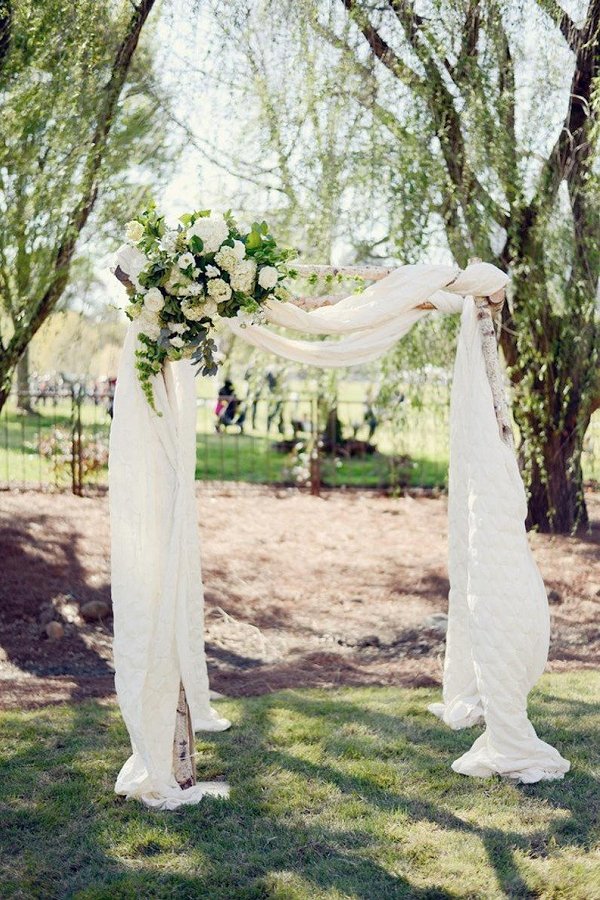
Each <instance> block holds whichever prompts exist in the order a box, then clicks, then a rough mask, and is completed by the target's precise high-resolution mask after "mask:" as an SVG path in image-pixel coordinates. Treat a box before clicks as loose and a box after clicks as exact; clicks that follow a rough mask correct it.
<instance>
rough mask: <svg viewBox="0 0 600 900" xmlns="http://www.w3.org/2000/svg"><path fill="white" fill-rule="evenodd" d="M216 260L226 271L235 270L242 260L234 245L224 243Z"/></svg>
mask: <svg viewBox="0 0 600 900" xmlns="http://www.w3.org/2000/svg"><path fill="white" fill-rule="evenodd" d="M215 262H216V263H217V264H218V265H219V266H221V268H222V269H223V270H224V271H225V272H233V271H234V270H235V267H236V266H237V265H238V263H239V262H240V259H239V257H238V255H237V253H236V252H235V250H234V249H233V247H228V246H227V245H224V246H223V247H221V249H220V250H219V252H218V253H217V255H216V256H215Z"/></svg>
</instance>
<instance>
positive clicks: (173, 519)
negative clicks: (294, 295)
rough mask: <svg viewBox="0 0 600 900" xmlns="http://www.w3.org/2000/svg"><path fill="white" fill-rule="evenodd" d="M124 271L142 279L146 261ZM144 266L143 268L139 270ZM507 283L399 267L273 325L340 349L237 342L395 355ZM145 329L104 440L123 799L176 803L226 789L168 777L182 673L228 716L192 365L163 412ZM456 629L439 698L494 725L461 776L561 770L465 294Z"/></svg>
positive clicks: (448, 714) (456, 463) (200, 705)
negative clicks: (204, 531)
mask: <svg viewBox="0 0 600 900" xmlns="http://www.w3.org/2000/svg"><path fill="white" fill-rule="evenodd" d="M118 263H119V265H120V266H121V268H122V269H123V270H124V271H125V272H127V273H128V274H130V275H132V276H134V275H135V274H136V266H138V265H139V264H140V259H139V254H138V256H137V258H136V251H132V250H131V248H127V249H126V250H124V251H123V252H122V253H121V254H120V255H119V257H118ZM137 271H139V268H138V270H137ZM506 281H507V278H506V276H505V275H504V274H503V273H502V272H500V271H499V270H498V269H496V268H495V267H494V266H489V265H487V264H484V263H480V264H476V265H473V266H470V267H469V268H468V269H467V270H465V271H464V272H460V271H459V270H457V269H455V268H453V267H451V266H405V267H403V268H401V269H398V270H397V271H395V272H393V273H392V274H391V275H389V276H388V277H387V278H385V279H383V280H382V281H380V282H378V283H376V284H374V285H373V286H372V287H370V288H368V289H367V290H366V291H364V292H363V293H362V294H359V295H352V296H351V297H348V298H346V299H344V300H342V301H341V302H340V303H338V304H336V305H335V306H332V307H326V308H322V309H319V310H314V311H312V312H304V311H302V310H299V309H298V308H296V307H295V306H293V305H292V304H282V303H277V304H272V305H271V307H270V308H269V310H268V317H269V320H270V322H272V323H273V324H276V325H278V326H285V327H287V328H293V329H297V330H300V331H302V332H305V333H310V334H336V335H342V337H341V339H340V340H338V341H302V340H292V339H290V338H287V337H284V336H283V335H280V334H278V333H276V332H273V331H271V330H270V329H269V328H266V327H258V326H248V327H241V326H240V324H239V323H237V322H235V321H234V320H228V324H229V325H230V327H231V329H232V330H233V331H234V332H235V333H236V334H239V335H240V336H241V337H242V338H244V339H245V340H247V341H249V342H250V343H252V344H254V345H255V346H258V347H261V348H263V349H265V350H269V351H271V352H274V353H277V354H279V355H282V356H285V357H287V358H289V359H293V360H296V361H298V362H301V363H313V364H315V365H319V366H347V365H353V364H358V363H361V362H366V361H368V360H371V359H374V358H376V357H378V356H380V355H381V354H382V353H383V352H385V351H386V350H387V349H389V348H390V347H391V346H392V345H393V344H394V343H395V342H396V341H397V340H398V339H399V338H400V337H402V336H403V335H404V334H406V333H407V331H408V330H409V329H410V327H411V326H412V325H413V324H414V323H415V322H416V321H417V320H418V319H420V318H422V316H424V315H426V314H427V313H426V312H425V311H422V310H415V309H414V307H415V305H417V304H419V303H422V302H424V301H426V300H429V301H431V302H433V303H435V304H436V306H437V307H438V308H439V309H440V311H444V312H452V311H458V310H460V309H461V307H462V306H463V296H465V295H467V296H469V295H471V294H475V295H478V294H482V295H489V294H492V293H494V292H495V291H497V290H499V289H500V288H501V287H503V286H504V285H505V284H506ZM136 337H137V326H136V325H135V323H133V324H132V325H130V327H129V331H128V335H127V339H126V343H125V347H124V351H123V356H122V360H121V366H120V369H119V377H118V382H117V393H116V397H115V415H114V421H113V426H112V433H111V457H110V495H111V521H112V586H113V604H114V614H115V667H116V686H117V694H118V698H119V703H120V705H121V709H122V712H123V716H124V719H125V722H126V725H127V728H128V730H129V734H130V737H131V742H132V756H131V757H130V758H129V760H128V761H127V762H126V763H125V765H124V766H123V769H122V770H121V772H120V774H119V777H118V779H117V784H116V790H117V792H118V793H122V794H125V795H127V796H135V797H139V798H141V799H142V800H143V801H144V802H145V803H147V804H148V805H153V806H158V807H160V808H176V807H177V806H178V805H180V804H181V803H195V802H197V801H198V799H199V797H200V796H202V795H203V794H204V793H223V790H224V789H223V787H222V785H219V784H217V785H210V784H208V785H206V784H205V785H198V786H196V787H194V788H190V789H189V790H188V791H183V792H182V791H181V790H180V788H179V787H178V785H177V784H176V782H175V781H174V777H173V772H172V743H173V734H174V727H175V710H176V704H177V694H178V686H179V680H180V678H181V679H182V680H183V683H184V686H185V689H186V694H187V698H188V702H189V704H190V708H191V712H192V715H193V719H194V724H195V727H196V728H197V729H200V728H205V729H207V730H220V729H222V728H224V727H227V725H228V724H229V723H227V722H226V721H225V720H220V719H219V718H218V716H217V715H216V713H214V711H213V710H212V709H211V707H210V704H209V697H208V679H207V674H206V663H205V659H204V649H203V643H204V642H203V598H202V582H201V573H200V565H199V558H198V553H199V539H198V530H197V523H196V508H195V498H194V464H195V415H196V399H195V391H194V383H193V373H192V367H191V365H190V364H189V363H188V362H184V361H182V362H179V363H174V364H167V366H166V368H165V371H164V374H163V375H161V376H160V377H158V378H156V379H155V380H154V392H155V397H156V403H157V408H158V409H159V410H160V412H161V413H162V416H157V415H156V414H155V413H154V412H152V410H151V409H150V407H149V406H148V404H147V401H146V399H145V397H144V395H143V394H142V391H141V388H140V386H139V383H138V381H137V376H136V373H135V368H134V365H135V358H134V350H135V343H136ZM450 489H451V497H450V504H449V505H450V523H449V524H450V529H449V530H450V580H451V592H450V621H449V637H448V649H447V655H446V667H445V677H444V704H443V705H441V704H440V705H438V706H436V707H435V708H434V711H435V712H436V714H438V715H440V716H441V717H442V718H443V719H444V721H446V722H447V723H448V724H450V725H451V726H452V727H464V726H465V725H469V724H472V723H473V722H475V721H477V720H479V719H480V718H481V717H482V716H483V717H484V718H485V720H486V726H487V727H486V731H485V732H484V734H483V735H482V737H481V738H479V739H478V740H477V741H476V742H475V744H474V746H473V748H472V749H471V750H470V751H469V752H468V753H467V754H465V755H464V756H463V757H462V758H461V759H460V760H458V761H457V762H456V763H455V764H454V767H455V768H456V769H457V771H460V772H464V773H465V774H471V775H484V774H489V773H492V772H499V773H501V774H506V775H511V776H513V777H519V778H521V779H522V780H524V781H535V780H538V779H539V778H553V777H560V776H561V775H562V774H563V773H564V772H565V771H567V769H568V763H567V762H566V761H565V760H563V759H562V758H561V757H560V756H559V754H558V753H557V751H555V750H554V749H553V748H551V747H549V746H548V745H547V744H544V743H543V742H542V741H540V740H539V739H538V738H537V736H536V735H535V732H534V730H533V727H532V726H531V724H530V723H529V720H528V718H527V710H526V705H527V694H528V692H529V690H530V688H531V686H532V684H533V683H534V682H535V680H536V679H537V677H538V676H539V674H540V673H541V671H542V669H543V667H544V664H545V660H546V655H547V650H548V608H547V601H546V595H545V591H544V587H543V584H542V581H541V578H540V576H539V573H538V571H537V568H536V566H535V563H534V561H533V558H532V556H531V554H530V552H529V547H528V544H527V537H526V534H525V528H524V515H525V503H524V492H523V485H522V482H521V478H520V475H519V472H518V469H517V466H516V463H515V460H514V458H513V457H512V454H511V453H510V451H509V450H508V449H507V448H506V447H505V446H504V445H503V444H502V442H501V441H500V437H499V433H498V428H497V425H496V421H495V417H494V413H493V406H492V400H491V394H490V388H489V385H488V383H487V379H486V375H485V370H484V367H483V358H482V353H481V346H480V343H479V334H478V331H477V326H476V320H475V314H474V304H473V301H472V299H467V300H466V302H465V303H464V312H463V321H462V329H461V338H460V342H459V348H458V356H457V361H456V378H455V383H454V388H453V398H452V452H451V472H450Z"/></svg>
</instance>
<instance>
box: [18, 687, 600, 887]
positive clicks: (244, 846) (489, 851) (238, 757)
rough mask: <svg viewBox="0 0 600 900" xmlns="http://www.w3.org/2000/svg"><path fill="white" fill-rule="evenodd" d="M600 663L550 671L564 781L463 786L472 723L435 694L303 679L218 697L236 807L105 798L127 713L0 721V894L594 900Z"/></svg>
mask: <svg viewBox="0 0 600 900" xmlns="http://www.w3.org/2000/svg"><path fill="white" fill-rule="evenodd" d="M598 680H599V679H598V674H597V673H590V672H587V673H569V674H560V675H559V674H557V675H546V676H544V678H543V679H542V681H541V683H540V687H539V688H538V689H536V690H535V691H534V693H533V695H532V700H531V704H530V713H531V717H532V720H533V722H534V724H535V727H536V730H537V731H538V733H539V734H540V735H541V736H542V737H543V738H544V739H546V740H548V741H550V742H551V743H552V744H555V745H557V746H558V747H559V749H560V751H561V752H562V753H563V754H564V755H565V756H566V757H567V758H568V759H570V760H571V762H572V770H571V772H569V773H568V774H567V776H566V777H565V779H564V780H563V781H550V782H540V783H539V784H533V785H515V784H514V783H512V782H511V781H510V780H508V779H507V780H503V781H501V780H500V779H496V778H493V779H489V780H487V779H486V780H483V779H477V778H465V777H463V776H461V775H457V774H455V773H454V772H453V771H452V770H451V769H450V762H451V761H452V760H453V759H456V758H457V757H458V756H459V755H460V754H462V753H463V752H464V751H465V750H466V749H467V748H468V747H469V746H470V745H471V743H472V742H473V740H474V738H475V737H476V735H477V733H478V731H479V729H468V730H466V731H458V732H456V731H452V730H450V729H448V728H447V727H446V726H444V725H443V724H442V723H441V722H439V721H438V720H437V719H435V718H434V717H433V716H432V715H431V714H430V713H428V712H427V704H428V703H430V702H432V701H433V700H434V699H437V694H438V692H437V691H435V690H430V689H429V690H424V689H417V690H407V689H399V688H358V689H357V688H340V689H331V690H294V691H282V692H278V693H273V694H269V695H267V696H265V697H256V698H250V699H241V700H232V701H226V702H225V703H223V704H222V705H223V712H224V714H226V715H227V716H228V717H229V718H230V719H232V720H233V727H232V729H231V731H229V732H224V733H222V734H216V735H209V736H204V737H201V738H199V739H198V742H197V751H198V757H197V761H198V769H199V778H200V779H203V780H204V779H206V780H208V779H212V778H215V777H217V776H225V777H226V778H227V780H228V781H229V783H230V784H231V787H232V792H231V798H230V800H228V801H225V802H223V801H215V800H211V799H210V798H206V799H205V800H203V802H202V803H201V804H200V805H198V806H192V807H187V808H185V809H183V810H181V811H179V812H177V813H159V814H157V813H156V812H153V811H151V810H147V809H144V808H143V807H142V806H141V805H140V804H138V803H137V802H135V801H126V800H124V799H122V798H118V797H116V796H115V795H114V793H113V785H114V781H115V777H116V773H117V772H118V770H119V768H120V766H121V765H122V764H123V761H124V760H125V759H126V757H127V755H128V754H129V752H130V747H129V741H128V738H127V734H126V732H125V728H124V726H123V724H122V721H121V719H120V716H119V714H118V711H117V709H116V707H115V706H114V705H113V704H111V703H107V702H95V701H88V702H86V703H79V704H77V703H74V704H59V705H55V706H47V707H45V708H43V709H39V710H34V711H26V712H23V711H12V712H4V713H2V714H1V716H0V724H1V726H2V734H3V741H2V751H1V757H2V758H1V759H0V764H1V765H2V776H3V777H2V780H1V781H0V804H1V809H2V823H3V827H2V829H1V831H0V849H1V850H2V852H1V854H0V859H1V863H0V867H1V868H0V879H1V881H2V888H3V896H5V897H27V898H32V900H37V898H40V900H41V898H44V900H55V898H56V900H58V898H63V897H73V898H78V900H92V898H93V900H109V898H115V897H116V898H137V897H152V898H157V900H159V898H191V897H193V898H198V900H233V898H236V900H238V898H239V900H242V898H244V900H251V898H252V900H267V898H269V900H292V898H293V900H351V898H352V900H354V898H364V900H367V898H368V900H371V898H373V900H374V898H378V900H379V898H381V900H383V898H385V900H395V898H403V897H406V898H423V900H425V898H431V900H433V898H451V897H457V896H461V897H470V898H473V900H501V898H506V897H515V898H516V897H527V896H529V897H540V898H550V897H552V898H567V897H568V898H569V900H590V898H593V897H595V896H597V877H596V876H597V868H598V852H599V839H600V835H599V833H598V814H599V808H598V803H599V798H598V791H597V781H596V777H595V773H596V771H597V767H598V763H599V761H600V760H599V758H598V747H599V746H600V743H599V740H598V738H599V735H598V715H597V710H598V705H597V696H598V687H599V685H598Z"/></svg>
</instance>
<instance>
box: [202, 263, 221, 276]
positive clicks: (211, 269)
mask: <svg viewBox="0 0 600 900" xmlns="http://www.w3.org/2000/svg"><path fill="white" fill-rule="evenodd" d="M220 274H221V270H220V269H217V267H216V266H211V265H208V266H207V267H206V277H207V278H218V277H219V275H220Z"/></svg>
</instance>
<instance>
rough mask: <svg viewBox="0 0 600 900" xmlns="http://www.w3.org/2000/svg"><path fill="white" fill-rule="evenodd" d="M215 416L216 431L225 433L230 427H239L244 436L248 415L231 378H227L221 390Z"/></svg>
mask: <svg viewBox="0 0 600 900" xmlns="http://www.w3.org/2000/svg"><path fill="white" fill-rule="evenodd" d="M215 415H216V417H217V421H216V424H215V429H216V431H223V430H224V429H225V428H227V426H228V425H237V426H238V427H239V429H240V434H243V432H244V420H245V418H246V413H245V411H244V409H243V407H242V404H241V402H240V400H239V399H238V398H237V396H236V393H235V388H234V386H233V382H232V381H231V379H230V378H226V379H225V381H224V382H223V385H222V386H221V387H220V388H219V395H218V398H217V405H216V406H215Z"/></svg>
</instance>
